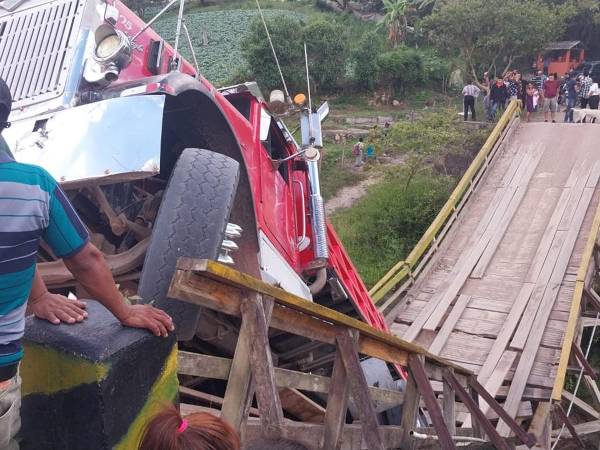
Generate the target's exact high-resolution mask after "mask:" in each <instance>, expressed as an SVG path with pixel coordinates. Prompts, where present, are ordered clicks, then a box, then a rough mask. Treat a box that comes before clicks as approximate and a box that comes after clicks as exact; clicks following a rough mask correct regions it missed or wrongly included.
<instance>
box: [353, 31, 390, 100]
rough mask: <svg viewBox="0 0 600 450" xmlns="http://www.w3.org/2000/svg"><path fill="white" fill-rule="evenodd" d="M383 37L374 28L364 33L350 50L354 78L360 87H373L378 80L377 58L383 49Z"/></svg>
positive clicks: (384, 46)
mask: <svg viewBox="0 0 600 450" xmlns="http://www.w3.org/2000/svg"><path fill="white" fill-rule="evenodd" d="M385 48H386V43H385V39H384V38H383V36H382V35H381V33H378V32H377V31H376V30H372V31H370V32H368V33H365V34H364V35H363V36H362V37H361V39H360V40H359V41H358V43H357V45H356V46H355V47H354V49H353V50H352V62H353V68H354V80H355V81H356V82H357V83H358V85H359V86H360V87H363V88H366V89H369V90H371V89H374V88H375V86H376V85H377V83H378V82H379V66H378V65H377V58H378V57H379V55H380V54H381V53H383V52H384V51H385Z"/></svg>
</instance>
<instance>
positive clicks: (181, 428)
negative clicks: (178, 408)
mask: <svg viewBox="0 0 600 450" xmlns="http://www.w3.org/2000/svg"><path fill="white" fill-rule="evenodd" d="M187 427H188V421H187V420H185V419H181V423H180V424H179V428H177V431H176V433H177V434H181V433H183V432H184V431H185V430H187Z"/></svg>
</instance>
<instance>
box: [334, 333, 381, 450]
mask: <svg viewBox="0 0 600 450" xmlns="http://www.w3.org/2000/svg"><path fill="white" fill-rule="evenodd" d="M336 340H337V350H338V352H339V353H340V355H341V357H342V361H343V363H344V367H345V368H346V377H347V380H348V384H349V386H350V392H351V394H352V397H353V398H354V402H355V404H356V408H357V411H358V415H359V417H360V421H361V424H362V427H363V436H364V440H365V442H366V443H367V447H368V448H369V449H373V450H384V449H383V441H382V439H381V436H380V434H379V423H378V422H377V413H376V412H375V408H374V407H373V402H372V401H371V398H370V396H369V391H368V389H367V388H368V385H367V379H366V378H365V374H364V372H363V370H362V367H361V365H360V361H359V359H358V347H357V345H356V340H357V339H356V336H354V333H353V332H352V331H351V330H345V331H343V332H341V333H340V334H339V335H338V336H337V338H336Z"/></svg>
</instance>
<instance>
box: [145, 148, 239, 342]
mask: <svg viewBox="0 0 600 450" xmlns="http://www.w3.org/2000/svg"><path fill="white" fill-rule="evenodd" d="M238 179H239V164H238V163H237V162H236V161H235V160H233V159H231V158H229V157H227V156H224V155H221V154H218V153H214V152H211V151H209V150H201V149H195V148H188V149H185V150H184V151H183V152H182V153H181V156H180V157H179V159H178V160H177V163H176V164H175V167H174V169H173V172H172V173H171V177H170V179H169V183H168V184H167V189H166V190H165V193H164V196H163V200H162V203H161V205H160V209H159V210H158V215H157V218H156V223H155V225H154V228H153V232H152V237H151V241H150V246H149V247H148V251H147V252H146V259H145V261H144V267H143V271H142V275H141V278H140V284H139V289H138V293H139V295H140V297H141V298H142V299H143V300H142V301H143V302H144V303H150V302H152V303H153V304H154V306H156V307H158V308H161V309H163V310H164V311H166V312H167V313H168V314H170V315H171V317H172V318H173V321H174V323H175V332H176V333H177V339H178V340H180V341H185V340H189V339H191V338H192V337H193V336H194V334H195V332H196V326H197V323H198V319H199V317H200V308H199V307H198V306H195V305H192V304H189V303H184V302H181V301H178V300H174V299H170V298H168V297H167V291H168V289H169V284H170V283H171V278H172V277H173V274H174V273H175V266H176V264H177V259H178V258H179V257H180V256H188V257H193V258H207V259H216V258H217V257H218V254H219V250H220V248H221V243H222V241H223V237H224V234H225V228H226V226H227V222H228V220H229V215H230V212H231V207H232V205H233V201H234V198H235V193H236V189H237V185H238Z"/></svg>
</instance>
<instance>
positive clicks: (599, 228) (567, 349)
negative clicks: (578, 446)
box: [552, 204, 600, 401]
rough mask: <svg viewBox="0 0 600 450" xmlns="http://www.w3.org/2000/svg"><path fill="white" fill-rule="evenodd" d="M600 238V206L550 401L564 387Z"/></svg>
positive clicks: (580, 276) (557, 398) (599, 205)
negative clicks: (589, 273)
mask: <svg viewBox="0 0 600 450" xmlns="http://www.w3.org/2000/svg"><path fill="white" fill-rule="evenodd" d="M599 236H600V204H598V208H597V209H596V216H595V217H594V222H593V223H592V228H591V229H590V234H589V235H588V239H587V243H586V245H585V248H584V251H583V255H582V257H581V265H580V266H579V270H578V271H577V279H576V280H575V290H574V291H573V301H572V302H571V310H570V312H569V321H568V322H567V328H566V329H565V337H564V339H563V345H562V350H561V353H560V360H559V363H558V369H557V371H556V379H555V380H554V387H553V388H552V400H554V401H560V400H561V396H562V392H563V388H564V385H565V378H566V375H567V366H568V365H569V356H570V355H571V344H572V343H573V339H574V338H575V330H576V328H577V322H578V320H579V316H580V307H581V299H582V297H583V290H584V288H585V287H586V286H585V283H586V276H587V274H588V270H589V268H590V264H591V263H592V261H593V257H594V248H595V245H596V241H597V240H598V237H599Z"/></svg>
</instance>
